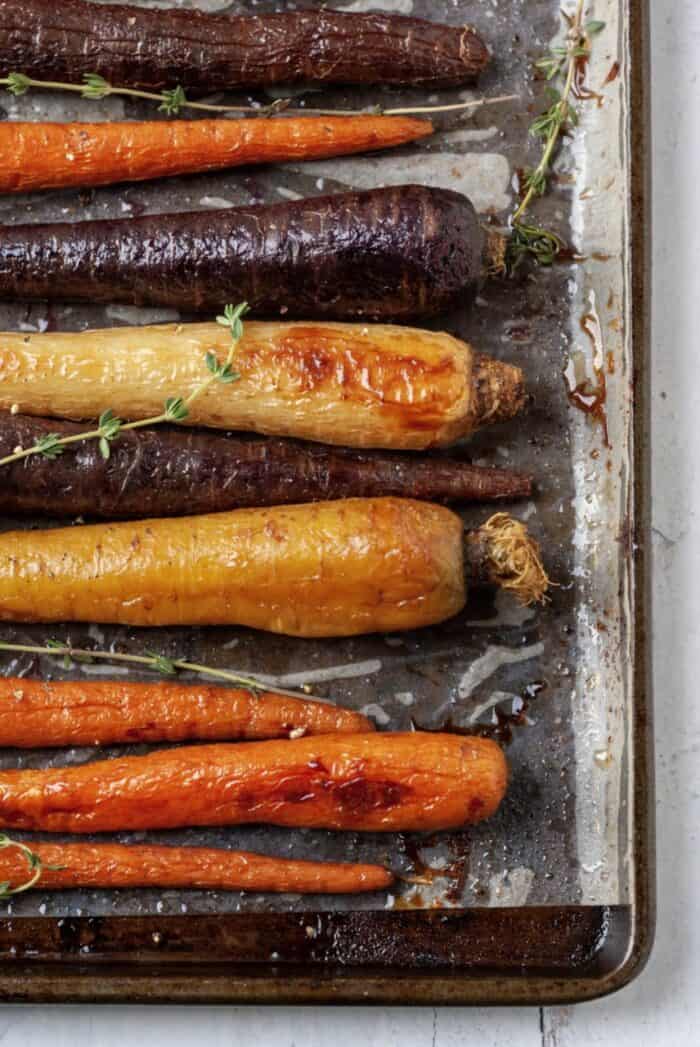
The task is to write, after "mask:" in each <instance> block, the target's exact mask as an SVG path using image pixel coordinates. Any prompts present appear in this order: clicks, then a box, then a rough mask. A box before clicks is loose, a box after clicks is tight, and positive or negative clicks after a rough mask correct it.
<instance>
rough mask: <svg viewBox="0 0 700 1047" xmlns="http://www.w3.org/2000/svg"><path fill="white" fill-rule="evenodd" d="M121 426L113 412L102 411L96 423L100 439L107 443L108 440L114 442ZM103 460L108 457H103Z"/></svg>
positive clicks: (119, 419) (119, 420) (120, 421)
mask: <svg viewBox="0 0 700 1047" xmlns="http://www.w3.org/2000/svg"><path fill="white" fill-rule="evenodd" d="M122 425H123V423H122V420H121V418H117V417H116V416H115V414H114V411H112V410H107V411H103V412H102V414H101V415H100V417H99V421H98V423H97V428H98V431H99V433H100V437H101V439H102V440H106V441H107V442H109V441H110V440H116V438H117V436H119V433H120V431H121V427H122ZM105 458H109V455H108V454H107V455H105Z"/></svg>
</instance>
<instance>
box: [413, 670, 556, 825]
mask: <svg viewBox="0 0 700 1047" xmlns="http://www.w3.org/2000/svg"><path fill="white" fill-rule="evenodd" d="M546 688H547V683H546V681H545V680H533V681H532V682H531V683H528V684H527V685H526V686H525V687H524V688H523V690H522V691H521V692H520V694H519V695H518V696H517V697H516V698H515V699H514V700H513V702H512V703H511V709H510V711H507V710H506V709H504V708H503V703H501V704H498V705H494V706H493V710H492V717H493V720H492V722H491V723H480V722H476V723H473V724H469V726H464V724H458V723H455V722H454V720H453V719H452V718H451V717H449V718H448V719H447V720H446V721H445V722H444V723H443V724H440V726H438V727H425V726H423V725H422V724H419V723H418V722H417V721H416V720H415V719H411V727H412V729H413V730H415V731H432V732H434V733H437V734H459V735H464V736H466V737H474V736H477V737H480V738H491V739H492V740H493V741H496V742H499V743H500V744H501V745H509V744H510V743H511V742H512V741H513V732H514V730H515V729H518V728H520V727H526V726H527V725H528V715H527V714H528V711H529V709H530V706H531V704H532V702H533V701H534V700H535V699H536V698H537V697H538V696H539V695H540V694H541V693H542V691H544V690H545V689H546ZM474 814H475V815H476V814H478V812H477V811H475V812H474Z"/></svg>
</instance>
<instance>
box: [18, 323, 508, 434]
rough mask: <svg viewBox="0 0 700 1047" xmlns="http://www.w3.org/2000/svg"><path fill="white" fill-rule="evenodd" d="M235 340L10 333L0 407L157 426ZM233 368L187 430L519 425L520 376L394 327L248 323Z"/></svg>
mask: <svg viewBox="0 0 700 1047" xmlns="http://www.w3.org/2000/svg"><path fill="white" fill-rule="evenodd" d="M230 342H231V334H230V331H228V330H226V329H224V328H223V327H221V326H220V325H218V324H212V323H209V324H161V325H158V326H149V327H122V328H115V329H107V330H93V331H84V332H82V333H80V334H67V333H62V334H54V333H46V334H21V333H16V332H6V333H0V408H5V409H10V408H12V409H13V410H20V411H21V412H22V413H24V414H31V415H52V416H54V417H59V418H60V417H63V418H74V419H81V418H85V419H92V420H93V421H94V419H96V418H97V417H98V416H99V415H100V414H101V413H102V412H103V411H106V410H108V409H111V410H113V411H114V413H115V414H117V415H118V416H119V417H120V418H123V419H125V420H137V419H143V418H150V417H153V416H154V415H157V414H160V412H161V411H162V410H163V401H164V400H165V399H166V398H167V397H172V396H185V395H187V394H188V393H190V392H191V391H192V389H194V388H195V387H196V386H197V385H199V384H200V383H201V382H202V380H203V379H204V378H205V377H206V376H207V373H208V372H207V368H206V363H205V358H206V354H207V353H208V352H211V353H214V354H215V355H216V356H217V357H218V358H219V359H220V360H223V359H225V358H226V354H227V353H228V350H229V346H230ZM235 370H236V372H237V373H238V374H239V375H240V379H239V380H238V381H235V382H232V383H230V384H222V383H220V382H217V383H215V384H214V385H211V386H210V387H209V389H208V390H207V392H206V393H205V394H204V395H203V396H201V397H200V398H199V399H198V400H196V401H195V402H194V403H193V404H192V406H191V408H190V412H189V414H188V416H187V419H186V422H187V424H191V425H203V426H209V427H213V428H216V429H240V430H255V431H257V432H261V433H265V434H269V435H273V436H298V437H303V438H304V439H309V440H318V441H320V442H323V443H331V444H341V445H346V446H353V447H377V448H395V449H400V450H410V449H415V450H419V449H422V448H426V447H434V446H442V445H445V444H449V443H451V442H452V441H454V440H457V439H458V438H460V437H462V436H465V435H467V434H469V433H471V432H473V431H474V430H476V429H478V428H479V427H480V426H482V425H487V424H491V423H493V422H498V421H503V420H506V419H508V418H512V417H513V416H514V415H516V414H517V413H518V411H519V410H520V409H521V408H522V406H523V402H524V389H523V375H522V371H521V370H520V369H519V368H518V367H513V366H511V365H509V364H505V363H501V362H500V361H497V360H492V359H490V358H489V357H487V356H483V355H482V354H480V353H477V352H475V351H474V350H473V349H472V348H471V347H470V346H468V345H467V344H466V343H464V342H461V341H459V340H458V339H456V338H453V337H452V336H451V335H448V334H439V333H435V332H433V331H422V330H417V329H413V328H404V327H393V326H388V325H384V324H376V325H373V326H367V325H365V326H363V325H360V324H331V323H321V324H311V323H255V322H250V323H249V322H246V324H245V330H244V333H243V337H242V338H241V340H240V342H239V344H238V345H237V347H236V355H235Z"/></svg>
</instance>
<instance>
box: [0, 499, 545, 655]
mask: <svg viewBox="0 0 700 1047" xmlns="http://www.w3.org/2000/svg"><path fill="white" fill-rule="evenodd" d="M501 517H502V518H503V523H502V524H498V525H495V526H493V527H489V529H488V531H484V530H483V529H480V531H479V532H477V536H480V535H482V533H483V538H484V540H483V542H482V541H481V540H480V539H479V540H474V541H467V542H466V543H465V541H464V531H463V525H462V521H461V519H460V518H459V516H456V515H455V514H454V513H453V512H451V511H450V510H449V509H445V508H443V507H442V506H438V505H433V504H432V503H430V502H415V501H410V500H408V499H400V498H350V499H346V500H344V501H337V502H318V503H314V504H308V505H292V506H276V507H274V508H269V509H238V510H235V511H234V512H230V513H213V514H211V515H208V516H189V517H182V518H179V519H162V520H146V521H142V522H136V523H132V522H129V523H111V524H94V525H90V526H83V527H68V528H61V529H55V530H47V531H33V530H32V531H8V532H6V533H4V534H0V620H3V621H45V622H50V621H54V622H55V621H59V622H62V621H88V622H95V621H97V622H119V623H124V624H129V625H246V626H251V627H253V628H256V629H266V630H268V631H270V632H277V633H287V634H288V635H291V636H309V637H311V636H352V635H356V634H358V633H371V632H391V631H394V630H400V629H417V628H420V627H421V626H425V625H430V624H433V623H435V622H440V621H443V620H444V619H446V618H449V617H451V616H452V615H454V614H457V612H458V611H460V610H461V609H462V607H463V606H464V604H465V601H466V583H465V568H466V569H467V570H468V572H469V575H470V580H471V578H472V575H473V572H472V568H473V566H474V565H473V564H472V563H471V556H472V555H473V556H474V557H475V566H476V567H477V569H478V570H479V572H480V574H482V575H485V576H486V578H487V580H488V581H489V582H495V583H496V584H501V585H504V586H506V587H508V588H513V589H516V591H517V592H518V593H519V595H520V596H521V598H523V600H524V602H530V601H532V600H541V599H543V596H544V592H545V591H546V588H547V578H546V575H545V574H544V572H543V570H542V567H541V564H540V562H539V559H538V556H537V550H536V548H535V547H534V546H533V543H532V542H531V539H529V538H528V536H527V532H526V531H525V528H524V526H523V524H521V523H519V522H518V521H513V520H511V518H510V517H508V516H506V515H505V514H499V515H498V516H497V517H494V518H493V519H494V520H498V519H500V518H501ZM465 548H466V550H467V552H468V554H469V557H468V559H467V562H466V563H465V556H464V550H465Z"/></svg>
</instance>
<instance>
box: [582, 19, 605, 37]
mask: <svg viewBox="0 0 700 1047" xmlns="http://www.w3.org/2000/svg"><path fill="white" fill-rule="evenodd" d="M584 28H585V31H586V36H595V35H596V33H602V31H603V30H604V29H605V22H597V21H595V20H594V21H592V22H586V25H585V27H584Z"/></svg>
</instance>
